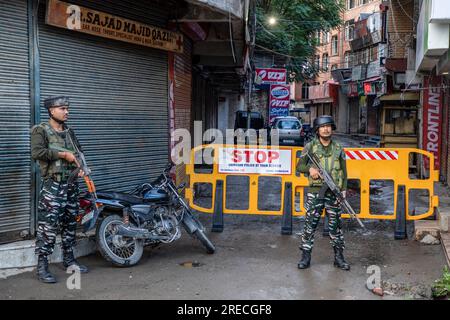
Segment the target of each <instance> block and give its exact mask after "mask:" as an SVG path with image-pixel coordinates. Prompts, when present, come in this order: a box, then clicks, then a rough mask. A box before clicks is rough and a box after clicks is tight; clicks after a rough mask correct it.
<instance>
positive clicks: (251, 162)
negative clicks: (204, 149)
mask: <svg viewBox="0 0 450 320" xmlns="http://www.w3.org/2000/svg"><path fill="white" fill-rule="evenodd" d="M219 155H220V157H219V173H240V174H242V173H244V174H248V173H258V174H275V175H284V174H291V150H280V149H246V148H245V149H241V148H219Z"/></svg>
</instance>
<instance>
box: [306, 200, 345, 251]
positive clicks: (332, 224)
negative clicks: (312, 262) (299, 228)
mask: <svg viewBox="0 0 450 320" xmlns="http://www.w3.org/2000/svg"><path fill="white" fill-rule="evenodd" d="M324 208H325V209H326V212H327V213H328V226H329V230H330V231H329V234H330V239H331V245H332V246H333V247H334V248H338V249H344V248H345V245H344V236H343V233H342V230H341V208H340V205H339V203H338V201H337V199H336V197H335V196H334V195H333V194H332V193H331V192H330V191H328V192H327V193H325V197H324V198H323V199H320V198H319V194H318V193H309V192H308V193H307V200H306V203H305V209H306V220H305V227H304V229H303V234H302V238H301V239H302V240H301V244H300V249H301V250H306V251H311V250H312V249H313V247H314V234H315V232H316V229H317V225H318V224H319V220H320V216H321V215H322V212H323V209H324Z"/></svg>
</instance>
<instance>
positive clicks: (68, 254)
mask: <svg viewBox="0 0 450 320" xmlns="http://www.w3.org/2000/svg"><path fill="white" fill-rule="evenodd" d="M63 266H64V268H66V269H67V268H68V267H70V266H77V267H78V268H79V269H80V273H88V272H89V269H88V268H87V267H86V266H83V265H82V264H80V263H78V261H77V260H76V259H75V257H74V256H73V251H64V257H63Z"/></svg>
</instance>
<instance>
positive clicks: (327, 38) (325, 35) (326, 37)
mask: <svg viewBox="0 0 450 320" xmlns="http://www.w3.org/2000/svg"><path fill="white" fill-rule="evenodd" d="M329 42H330V32H328V31H326V32H324V33H323V35H322V44H328V43H329Z"/></svg>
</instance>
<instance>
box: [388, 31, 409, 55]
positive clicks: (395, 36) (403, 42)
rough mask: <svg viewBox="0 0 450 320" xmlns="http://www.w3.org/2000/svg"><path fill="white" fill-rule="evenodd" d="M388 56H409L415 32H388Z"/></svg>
mask: <svg viewBox="0 0 450 320" xmlns="http://www.w3.org/2000/svg"><path fill="white" fill-rule="evenodd" d="M388 36H389V38H388V44H389V45H388V52H387V57H388V58H407V56H408V48H410V47H411V46H412V45H413V41H414V33H412V32H389V34H388Z"/></svg>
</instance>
